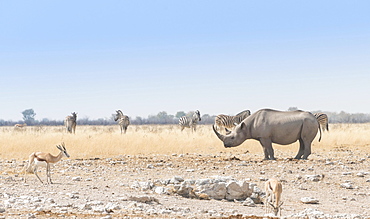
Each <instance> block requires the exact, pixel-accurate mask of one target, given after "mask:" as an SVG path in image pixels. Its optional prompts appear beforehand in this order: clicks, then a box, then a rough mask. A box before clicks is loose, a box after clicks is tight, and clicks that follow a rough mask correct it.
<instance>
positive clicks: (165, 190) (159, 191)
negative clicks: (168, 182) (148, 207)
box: [154, 186, 168, 194]
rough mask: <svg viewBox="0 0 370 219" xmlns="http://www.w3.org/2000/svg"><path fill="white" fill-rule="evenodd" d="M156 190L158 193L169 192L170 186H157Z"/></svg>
mask: <svg viewBox="0 0 370 219" xmlns="http://www.w3.org/2000/svg"><path fill="white" fill-rule="evenodd" d="M154 192H155V193H157V194H168V188H166V187H162V186H157V187H155V189H154Z"/></svg>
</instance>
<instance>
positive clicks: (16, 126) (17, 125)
mask: <svg viewBox="0 0 370 219" xmlns="http://www.w3.org/2000/svg"><path fill="white" fill-rule="evenodd" d="M25 126H27V124H26V123H23V124H15V125H14V128H23V127H25Z"/></svg>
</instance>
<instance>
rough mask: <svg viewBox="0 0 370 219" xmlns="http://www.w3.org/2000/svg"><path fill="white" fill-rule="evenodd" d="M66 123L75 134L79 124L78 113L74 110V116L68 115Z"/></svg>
mask: <svg viewBox="0 0 370 219" xmlns="http://www.w3.org/2000/svg"><path fill="white" fill-rule="evenodd" d="M64 125H65V126H66V130H67V132H69V133H72V132H73V134H75V132H76V125H77V113H75V112H73V113H72V116H67V117H66V118H65V120H64Z"/></svg>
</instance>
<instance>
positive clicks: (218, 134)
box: [212, 125, 225, 141]
mask: <svg viewBox="0 0 370 219" xmlns="http://www.w3.org/2000/svg"><path fill="white" fill-rule="evenodd" d="M212 128H213V131H214V132H215V133H216V135H217V137H218V138H219V139H220V140H221V141H224V139H225V136H223V135H221V134H220V133H218V132H217V130H216V128H215V125H213V126H212Z"/></svg>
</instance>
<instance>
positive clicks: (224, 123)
mask: <svg viewBox="0 0 370 219" xmlns="http://www.w3.org/2000/svg"><path fill="white" fill-rule="evenodd" d="M250 115H251V111H249V110H244V111H242V112H240V113H238V114H236V115H235V116H228V115H224V114H220V115H218V116H216V118H215V126H216V128H221V127H224V128H234V127H235V126H236V125H238V124H240V123H241V122H242V121H243V120H244V119H245V118H247V117H248V116H250Z"/></svg>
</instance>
